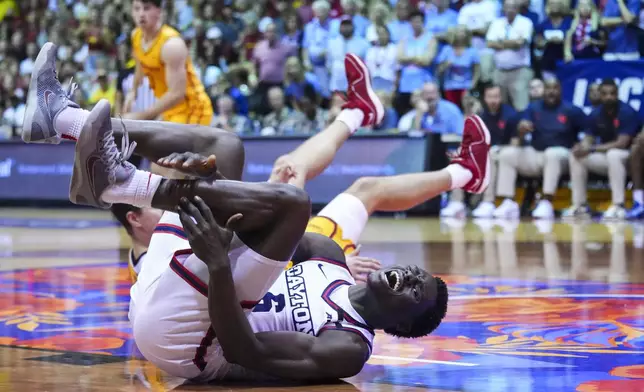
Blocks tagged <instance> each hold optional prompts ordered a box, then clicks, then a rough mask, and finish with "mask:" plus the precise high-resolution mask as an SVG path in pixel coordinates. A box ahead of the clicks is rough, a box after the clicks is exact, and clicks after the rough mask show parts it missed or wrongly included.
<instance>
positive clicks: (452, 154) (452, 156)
mask: <svg viewBox="0 0 644 392" xmlns="http://www.w3.org/2000/svg"><path fill="white" fill-rule="evenodd" d="M470 143H471V141H470V137H469V136H468V135H463V139H462V140H461V144H460V145H459V146H458V148H457V149H456V151H448V152H447V157H448V158H449V160H450V161H451V162H456V163H457V162H461V161H463V151H467V148H466V149H465V150H464V149H463V147H467V146H469V145H470Z"/></svg>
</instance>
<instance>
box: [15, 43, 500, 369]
mask: <svg viewBox="0 0 644 392" xmlns="http://www.w3.org/2000/svg"><path fill="white" fill-rule="evenodd" d="M52 63H53V60H52ZM346 66H347V73H348V79H349V81H350V90H349V94H348V95H349V100H348V103H347V105H346V106H345V109H344V110H343V112H342V113H341V114H340V116H339V117H338V119H337V120H336V123H335V125H336V126H339V125H342V126H343V127H345V132H347V133H351V132H352V131H355V129H357V128H358V127H359V126H360V125H363V126H369V125H373V123H374V122H375V121H377V120H378V119H380V118H382V114H381V112H380V113H378V112H377V108H376V107H375V105H374V102H373V99H372V91H371V88H370V85H369V79H368V74H367V71H366V67H365V66H364V64H363V63H362V62H360V61H359V59H357V58H356V57H355V56H351V55H349V56H347V62H346ZM40 85H42V86H43V87H42V88H41V89H40V91H38V95H39V96H41V97H44V96H45V95H47V94H46V91H42V90H45V89H46V88H50V89H54V90H56V91H58V89H60V87H59V84H58V81H57V80H56V79H55V78H54V74H53V71H52V72H51V75H50V78H46V77H44V76H43V78H41V80H40V82H39V83H37V85H36V87H39V86H40ZM32 87H33V86H32ZM45 87H46V88H45ZM57 97H58V98H57V99H56V100H55V102H54V103H55V104H57V106H58V107H60V108H59V110H60V111H61V112H62V113H56V114H57V116H44V115H38V116H36V115H32V118H33V119H34V121H35V122H34V124H30V127H29V128H30V129H37V130H42V129H48V130H52V131H54V132H55V133H56V134H57V135H58V137H61V136H62V135H66V136H67V137H69V138H75V139H77V145H76V149H77V150H76V151H77V153H76V162H75V166H74V174H73V177H72V185H71V190H70V198H71V199H72V201H74V202H76V203H82V204H88V205H95V206H99V207H103V208H105V207H107V206H109V203H112V202H120V203H130V204H135V205H138V206H154V207H157V208H162V209H166V210H171V211H177V209H178V211H179V215H180V219H181V222H182V225H184V226H185V229H184V228H183V227H181V226H179V227H178V232H177V235H178V236H177V238H179V237H180V236H181V233H180V232H179V231H184V230H185V232H186V234H187V237H188V238H189V239H190V242H191V243H190V244H188V243H187V241H186V243H185V246H184V248H186V249H184V250H181V249H179V250H178V249H176V248H175V247H174V246H176V244H172V247H170V248H169V247H168V245H170V244H169V243H168V241H167V238H164V237H163V236H158V237H157V236H156V235H154V236H153V238H152V241H151V244H150V250H149V253H148V257H150V259H153V260H155V262H154V263H145V264H144V266H143V267H144V268H143V269H142V271H141V275H140V276H139V280H138V282H137V284H136V285H135V286H134V287H133V291H132V298H133V302H132V306H131V308H130V316H131V320H132V322H133V329H134V336H135V340H136V342H137V345H138V346H139V348H140V349H141V351H142V352H143V354H144V355H145V356H146V358H147V359H149V360H150V361H152V362H153V363H155V364H156V365H157V366H159V367H160V368H161V369H163V370H165V371H167V372H168V373H170V374H172V375H175V376H179V377H184V378H187V379H193V380H197V381H207V380H212V379H219V378H223V377H234V376H240V377H246V376H248V374H249V372H253V371H254V372H261V373H262V374H266V375H269V376H275V377H284V378H297V379H305V380H322V379H328V378H339V377H348V376H351V375H354V374H356V373H357V372H358V371H359V370H360V369H361V368H362V366H363V365H364V363H365V362H366V361H367V359H368V358H369V355H370V354H371V345H372V341H373V337H374V332H373V329H374V328H378V329H385V330H386V332H389V333H392V334H395V335H398V336H404V337H417V336H423V335H426V334H427V333H430V332H431V331H432V330H434V329H435V328H436V327H437V326H438V324H439V323H440V321H441V319H442V318H443V316H444V314H445V310H446V305H447V289H446V287H445V285H444V283H443V282H442V281H440V279H435V278H432V277H431V275H429V274H428V273H427V272H425V271H422V270H420V269H418V268H416V267H408V268H404V267H391V268H387V269H385V270H382V271H380V272H377V273H376V272H375V273H371V274H370V275H369V277H368V283H367V284H359V285H355V284H353V283H354V280H353V277H352V276H351V275H350V274H349V272H348V271H347V269H346V267H345V266H344V263H343V261H344V254H343V252H342V249H341V248H340V247H338V246H337V244H336V243H335V242H333V241H331V240H329V239H328V238H327V237H324V236H320V235H317V234H314V233H307V234H306V235H305V236H304V237H302V234H303V233H304V230H305V227H306V225H307V222H308V218H309V212H310V205H309V200H308V197H307V195H306V194H305V193H304V192H303V191H301V190H299V189H298V188H297V187H294V186H290V185H284V184H275V183H253V184H249V183H242V182H238V181H229V180H221V179H217V180H216V181H212V180H209V181H206V180H189V181H176V180H167V179H163V178H161V177H159V176H156V175H154V174H151V173H146V172H143V171H138V170H136V169H135V168H134V167H132V166H131V165H130V164H128V163H127V162H126V160H125V159H126V158H127V157H128V156H129V155H130V154H131V152H132V146H128V145H127V133H125V137H124V142H125V143H124V145H123V146H124V148H123V151H122V152H119V151H118V150H117V148H116V145H115V143H114V139H113V136H112V130H111V121H110V119H109V104H108V103H107V102H106V101H101V102H99V104H97V106H96V107H95V108H94V109H93V110H92V112H91V113H90V115H89V116H88V117H87V120H86V121H85V123H84V124H83V126H82V129H81V130H80V131H78V130H76V132H75V133H72V131H73V129H72V126H71V125H73V124H65V122H64V121H61V123H60V124H58V126H57V127H55V126H54V123H55V122H56V117H62V116H64V115H65V113H64V112H65V111H74V110H78V109H77V108H75V107H73V105H72V104H71V103H69V102H67V101H65V100H64V99H63V98H64V95H63V96H62V97H61V96H60V95H57ZM43 100H44V99H43ZM40 103H41V104H42V102H40ZM50 103H51V102H50ZM62 104H64V105H62ZM40 106H41V108H42V105H40ZM61 106H63V107H64V108H63V107H61ZM69 106H72V107H71V108H70V107H69ZM44 107H45V108H46V109H47V110H50V109H49V108H48V105H47V104H45V105H44ZM34 111H38V112H39V113H41V112H40V111H39V110H34ZM340 123H341V124H340ZM61 125H67V126H61ZM132 125H133V126H134V128H136V129H137V130H136V131H135V132H133V134H134V135H136V137H133V139H138V140H135V141H140V142H141V143H143V144H144V145H146V147H145V148H146V149H148V152H150V153H151V154H152V155H154V152H152V150H153V149H154V147H153V146H152V144H154V143H153V142H151V140H155V139H154V138H153V137H151V136H150V135H147V133H149V131H148V132H145V131H142V130H141V129H140V125H137V124H132ZM473 128H476V127H472V129H473ZM41 135H42V133H41ZM34 136H35V134H34V133H33V132H32V133H31V134H30V135H28V136H27V137H26V140H31V141H36V140H38V138H36V137H34ZM50 137H53V135H50ZM487 138H489V136H488V135H486V134H485V132H483V131H479V133H478V135H477V133H476V132H474V131H470V132H466V135H465V137H464V142H463V146H462V151H461V155H460V160H461V161H460V162H459V165H460V169H462V170H461V171H459V170H453V167H452V170H447V172H445V173H444V175H445V176H447V177H446V178H447V181H448V187H450V186H456V184H458V183H460V186H466V185H467V186H472V187H474V186H477V187H481V186H482V187H484V185H483V184H485V179H486V178H487V176H486V173H485V168H486V166H487V144H486V139H487ZM44 139H45V138H40V140H44ZM163 139H165V140H166V142H167V141H168V140H169V137H168V135H165V136H163V137H162V138H161V140H163ZM50 140H54V139H50ZM157 141H158V140H157ZM160 148H163V147H160ZM165 148H167V147H165ZM179 151H181V150H179ZM157 154H158V152H157ZM161 163H164V164H165V160H161ZM213 163H214V162H213V160H212V159H210V160H208V161H207V164H208V166H210V167H212V166H213ZM224 164H226V162H224V161H222V160H221V159H218V163H217V165H218V166H219V169H220V171H221V173H222V175H225V174H224V170H221V169H222V167H221V166H223V165H224ZM169 165H174V164H173V163H171V162H170V163H169ZM193 165H194V160H193V162H191V160H190V159H187V161H186V162H184V163H183V164H182V165H181V166H182V167H186V168H190V167H191V166H193ZM466 168H468V169H469V170H468V169H466ZM225 171H231V172H235V170H234V169H231V168H230V167H227V168H226V170H225ZM466 172H467V174H466ZM141 178H143V179H146V181H140V179H141ZM472 190H475V189H474V188H472ZM481 190H482V189H479V191H481ZM208 205H210V208H208ZM189 216H192V217H193V218H194V219H195V221H194V222H193V221H192V220H190V218H189ZM215 221H216V222H217V223H215ZM195 222H196V223H195ZM220 226H227V227H229V228H231V229H233V230H234V231H235V237H234V239H233V241H232V243H233V245H232V246H231V244H230V241H229V234H228V233H227V232H224V231H221V230H220V229H219V227H220ZM179 239H181V238H179ZM190 246H191V247H192V248H194V250H195V251H196V252H197V253H198V254H197V255H195V254H193V253H192V250H191V249H190ZM229 246H230V247H231V249H230V250H229V249H228V247H229ZM296 248H297V249H296ZM224 253H226V256H224ZM294 253H295V254H294ZM200 257H201V258H203V259H204V260H203V261H201V259H200ZM220 259H221V260H220ZM223 259H226V262H225V263H223V262H222V261H223ZM157 260H158V261H159V262H156V261H157ZM287 260H293V261H294V263H296V265H295V266H294V267H293V268H291V269H290V270H289V271H288V272H284V271H283V270H284V267H285V266H286V263H287ZM276 279H277V281H276ZM206 282H210V283H211V284H210V285H209V286H208V285H207V283H206ZM273 283H275V284H274V285H273ZM271 285H272V288H271ZM269 288H271V291H270V292H268V291H267V290H268V289H269ZM287 298H288V301H287V300H286V299H287ZM240 304H241V306H240ZM242 307H253V308H254V309H253V312H252V313H249V314H244V313H243V312H242ZM215 338H216V339H217V341H216V342H215ZM235 365H239V366H235Z"/></svg>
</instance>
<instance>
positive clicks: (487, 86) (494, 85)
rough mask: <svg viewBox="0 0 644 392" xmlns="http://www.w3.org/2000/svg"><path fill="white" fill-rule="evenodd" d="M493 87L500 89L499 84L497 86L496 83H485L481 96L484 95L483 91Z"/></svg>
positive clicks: (485, 91)
mask: <svg viewBox="0 0 644 392" xmlns="http://www.w3.org/2000/svg"><path fill="white" fill-rule="evenodd" d="M495 88H498V89H501V86H499V85H498V84H486V85H485V87H484V88H483V96H485V93H487V92H488V91H490V90H492V89H495Z"/></svg>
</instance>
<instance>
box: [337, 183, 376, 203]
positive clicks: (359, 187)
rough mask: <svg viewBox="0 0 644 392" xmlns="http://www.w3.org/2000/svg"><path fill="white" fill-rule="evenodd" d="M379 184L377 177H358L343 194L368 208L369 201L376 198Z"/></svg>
mask: <svg viewBox="0 0 644 392" xmlns="http://www.w3.org/2000/svg"><path fill="white" fill-rule="evenodd" d="M379 182H380V180H379V179H378V177H360V178H358V179H357V180H355V181H354V182H353V184H351V186H350V187H349V189H347V190H346V191H344V193H348V194H350V195H353V196H355V197H357V198H358V199H360V201H362V203H363V204H364V205H365V206H367V207H368V206H369V205H371V201H372V200H373V199H374V198H377V197H378V192H379Z"/></svg>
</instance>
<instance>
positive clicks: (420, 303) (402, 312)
mask: <svg viewBox="0 0 644 392" xmlns="http://www.w3.org/2000/svg"><path fill="white" fill-rule="evenodd" d="M367 285H368V286H369V288H370V289H371V290H372V291H373V292H374V294H375V295H376V298H377V299H378V305H379V308H380V309H379V311H380V312H381V314H383V315H386V317H387V321H388V323H391V325H392V326H393V325H397V324H399V323H401V322H405V321H409V320H410V319H414V318H416V317H417V316H419V315H421V314H422V313H423V312H425V311H426V310H427V308H428V307H430V306H433V304H434V302H435V299H436V295H437V286H436V280H435V279H434V278H433V277H432V276H431V275H430V274H429V273H428V272H427V271H425V270H423V269H421V268H419V267H416V266H407V267H402V266H393V267H388V268H385V269H381V270H379V271H375V272H372V273H371V274H369V276H368V278H367Z"/></svg>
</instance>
